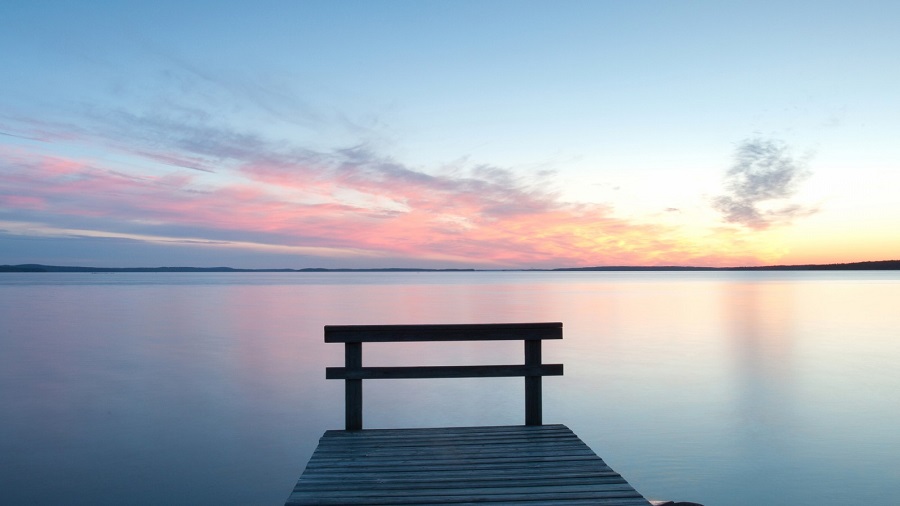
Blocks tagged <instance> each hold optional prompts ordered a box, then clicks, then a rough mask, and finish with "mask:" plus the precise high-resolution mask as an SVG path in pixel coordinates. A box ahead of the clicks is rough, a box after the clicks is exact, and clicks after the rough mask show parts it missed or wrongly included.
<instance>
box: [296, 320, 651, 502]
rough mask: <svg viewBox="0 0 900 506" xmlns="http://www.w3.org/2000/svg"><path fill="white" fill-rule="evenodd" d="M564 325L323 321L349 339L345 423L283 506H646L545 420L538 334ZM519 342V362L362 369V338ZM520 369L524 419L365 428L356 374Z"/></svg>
mask: <svg viewBox="0 0 900 506" xmlns="http://www.w3.org/2000/svg"><path fill="white" fill-rule="evenodd" d="M560 338H562V324H561V323H527V324H483V325H383V326H328V327H326V328H325V340H326V342H342V343H345V347H346V348H345V349H346V353H345V367H342V368H341V367H333V368H328V369H327V371H326V377H328V378H332V379H343V380H345V394H346V413H345V417H346V430H329V431H326V432H325V434H324V435H323V436H322V438H321V439H320V440H319V445H318V447H317V448H316V450H315V452H314V453H313V455H312V457H311V458H310V460H309V463H308V464H307V466H306V469H305V470H304V471H303V474H302V475H301V476H300V479H299V481H298V482H297V485H296V486H295V487H294V490H293V492H292V493H291V495H290V497H289V498H288V500H287V502H286V503H285V504H286V505H294V506H296V505H336V504H346V505H395V504H396V505H409V504H453V505H466V504H486V503H487V504H496V505H501V504H508V505H514V504H523V505H525V504H527V505H529V506H541V505H581V504H585V505H586V504H594V505H607V506H612V505H621V506H636V505H641V506H649V505H650V502H648V501H647V500H646V499H645V498H644V497H643V496H641V494H639V493H638V492H637V491H636V490H635V489H634V488H633V487H632V486H631V485H630V484H628V482H627V481H625V479H624V478H622V477H621V476H620V475H619V474H618V473H616V472H615V471H613V470H612V469H610V468H609V466H607V465H606V463H604V462H603V460H602V459H601V458H600V457H598V456H597V455H596V454H595V453H594V452H593V451H592V450H591V449H590V448H589V447H588V446H587V445H586V444H584V442H582V441H581V439H579V438H578V436H576V435H575V433H573V432H572V431H571V430H570V429H569V428H568V427H566V426H565V425H543V424H542V414H541V381H540V380H541V377H542V376H547V375H561V374H562V365H560V364H542V363H541V348H540V343H541V340H544V339H560ZM496 339H503V340H510V339H516V340H523V341H525V363H524V364H523V365H498V366H428V367H363V366H362V343H363V342H385V341H394V342H396V341H401V342H402V341H462V340H467V341H468V340H496ZM473 376H475V377H496V376H524V377H525V397H526V402H525V406H526V415H525V419H526V423H525V425H514V426H489V427H442V428H425V429H367V430H363V429H362V380H363V379H375V378H447V377H473Z"/></svg>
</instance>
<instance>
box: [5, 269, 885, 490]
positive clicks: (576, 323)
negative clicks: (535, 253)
mask: <svg viewBox="0 0 900 506" xmlns="http://www.w3.org/2000/svg"><path fill="white" fill-rule="evenodd" d="M898 308H900V273H898V272H844V273H809V272H795V273H722V272H719V273H539V272H533V273H512V272H511V273H409V274H384V273H364V274H362V273H320V274H248V273H234V274H3V275H0V405H2V408H0V409H2V411H0V456H2V457H0V494H2V499H3V502H4V503H8V504H59V503H64V504H68V503H74V504H114V503H115V504H118V503H122V502H126V503H129V504H147V505H151V504H152V505H157V504H173V505H174V504H212V503H218V504H236V505H237V504H259V505H276V504H280V503H282V502H283V501H284V499H285V498H286V497H287V495H288V494H289V492H290V490H291V488H292V486H293V484H294V482H295V481H296V480H297V478H298V477H299V475H300V473H301V471H302V469H303V467H304V465H305V463H306V461H307V459H308V458H309V456H310V454H311V453H312V451H313V449H314V448H315V444H316V442H317V439H318V437H319V436H320V435H321V434H322V432H324V431H325V430H326V429H332V428H342V424H343V390H342V384H341V382H339V381H326V380H325V379H324V376H325V374H324V368H325V366H327V365H341V363H342V360H343V350H342V349H341V347H340V345H326V344H324V343H323V339H322V326H323V325H326V324H377V323H484V322H513V321H561V322H563V324H564V335H565V338H564V339H563V340H562V341H555V342H549V343H546V344H545V347H544V360H545V362H562V363H564V364H565V367H566V374H565V376H563V377H552V378H547V379H545V380H544V420H545V422H547V423H565V424H567V425H568V426H569V427H571V428H572V429H573V430H574V431H575V432H576V433H577V434H578V435H579V436H581V438H582V439H584V440H585V442H586V443H587V444H588V445H590V446H591V447H592V448H593V449H594V450H595V451H596V452H597V453H598V454H599V455H600V456H601V457H603V458H604V459H605V460H606V461H607V462H608V463H610V465H612V466H613V468H615V469H616V470H617V471H619V472H620V473H622V474H623V475H624V476H625V477H626V478H627V479H628V480H629V481H630V482H631V483H632V484H633V485H634V486H635V487H636V488H637V489H638V490H639V491H641V492H642V493H643V494H644V495H646V496H647V497H649V498H658V499H677V500H692V501H697V502H701V503H704V504H706V505H707V506H714V505H723V506H728V505H736V506H737V505H751V504H752V505H757V504H759V505H762V504H764V505H797V504H816V505H846V504H896V501H897V500H898V498H900V429H898V427H900V402H898V391H900V309H898ZM364 351H365V359H364V362H365V363H366V364H367V365H401V364H405V365H412V364H477V363H514V362H519V361H520V360H521V354H522V353H521V343H486V344H485V343H483V344H481V345H478V344H474V343H442V344H437V343H422V344H419V343H414V344H412V345H410V344H406V345H397V344H383V345H367V346H366V347H365V348H364ZM522 389H523V387H522V380H521V378H518V379H516V378H499V379H494V378H491V379H481V380H385V381H369V382H366V391H365V402H366V408H365V423H366V426H367V427H373V428H374V427H421V426H441V425H483V424H518V423H522V421H523V418H524V401H523V395H522Z"/></svg>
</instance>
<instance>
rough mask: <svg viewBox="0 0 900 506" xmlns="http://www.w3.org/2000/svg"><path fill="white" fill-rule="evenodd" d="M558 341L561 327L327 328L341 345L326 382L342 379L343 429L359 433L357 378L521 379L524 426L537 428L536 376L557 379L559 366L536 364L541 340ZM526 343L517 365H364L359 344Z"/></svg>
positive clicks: (328, 339) (359, 381)
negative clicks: (522, 358)
mask: <svg viewBox="0 0 900 506" xmlns="http://www.w3.org/2000/svg"><path fill="white" fill-rule="evenodd" d="M544 339H562V323H558V322H555V323H488V324H465V325H326V326H325V342H326V343H344V367H327V368H326V369H325V377H326V378H327V379H342V380H344V392H345V418H346V429H347V430H361V429H362V427H363V422H362V418H363V417H362V413H363V407H362V406H363V403H362V380H364V379H384V378H487V377H504V376H505V377H509V376H523V377H524V378H525V425H541V424H542V423H543V421H542V414H541V411H542V406H541V402H542V401H541V377H543V376H561V375H562V374H563V366H562V364H542V363H541V341H542V340H544ZM511 340H521V341H524V342H525V363H524V364H522V365H469V366H411V367H363V365H362V343H387V342H412V341H511Z"/></svg>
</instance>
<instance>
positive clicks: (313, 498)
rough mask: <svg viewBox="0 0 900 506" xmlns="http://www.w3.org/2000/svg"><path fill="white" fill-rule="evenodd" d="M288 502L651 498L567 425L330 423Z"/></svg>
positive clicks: (638, 501) (629, 504)
mask: <svg viewBox="0 0 900 506" xmlns="http://www.w3.org/2000/svg"><path fill="white" fill-rule="evenodd" d="M285 504H286V505H335V504H345V505H407V504H452V505H466V504H492V505H503V504H508V505H514V504H520V505H521V504H527V505H529V506H541V505H545V504H546V505H551V504H552V505H576V504H579V505H580V504H595V505H610V506H612V505H620V506H637V505H641V506H649V504H650V503H649V502H648V501H647V500H646V499H644V497H642V496H641V495H640V494H639V493H638V492H637V491H635V489H634V488H633V487H632V486H631V485H629V484H628V482H627V481H625V479H624V478H622V477H621V476H620V475H619V474H618V473H616V472H615V471H613V470H612V469H610V467H609V466H607V465H606V463H604V462H603V460H602V459H601V458H600V457H598V456H597V455H596V454H595V453H594V452H593V451H592V450H591V449H590V448H589V447H588V446H587V445H586V444H584V442H582V441H581V439H579V438H578V436H576V435H575V433H573V432H572V431H571V430H570V429H569V428H568V427H566V426H565V425H516V426H495V427H452V428H429V429H367V430H361V431H343V430H329V431H327V432H325V434H324V435H323V436H322V438H321V439H320V440H319V445H318V447H317V448H316V450H315V452H314V453H313V455H312V457H311V458H310V460H309V463H308V464H307V466H306V469H305V470H304V471H303V474H302V475H301V476H300V479H299V481H298V482H297V485H296V487H294V491H293V492H292V493H291V495H290V497H289V498H288V500H287V502H286V503H285Z"/></svg>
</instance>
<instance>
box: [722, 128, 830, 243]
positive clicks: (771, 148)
mask: <svg viewBox="0 0 900 506" xmlns="http://www.w3.org/2000/svg"><path fill="white" fill-rule="evenodd" d="M809 175H810V171H809V170H808V169H807V168H806V165H805V163H804V162H803V161H798V160H796V159H794V157H793V156H791V154H790V151H789V149H788V147H787V146H786V145H785V144H784V143H783V142H781V141H777V140H772V139H763V138H753V139H748V140H745V141H744V142H742V143H741V144H740V145H739V146H738V148H737V151H736V153H735V161H734V165H732V166H731V168H730V169H728V172H727V173H726V175H725V189H726V192H725V194H723V195H721V196H719V197H716V198H715V199H714V200H713V208H714V209H716V210H717V211H719V212H720V213H722V216H723V218H724V219H725V221H727V222H730V223H737V224H739V225H743V226H745V227H748V228H751V229H754V230H762V229H765V228H768V227H770V226H773V225H783V224H787V223H790V222H791V221H792V220H793V219H795V218H797V217H801V216H808V215H810V214H813V213H815V212H816V209H815V208H810V207H805V206H801V205H799V204H795V203H792V202H790V199H791V197H793V196H794V194H795V193H796V192H797V189H798V187H799V185H800V183H801V182H803V181H804V180H805V179H806V178H807V177H809Z"/></svg>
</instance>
